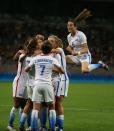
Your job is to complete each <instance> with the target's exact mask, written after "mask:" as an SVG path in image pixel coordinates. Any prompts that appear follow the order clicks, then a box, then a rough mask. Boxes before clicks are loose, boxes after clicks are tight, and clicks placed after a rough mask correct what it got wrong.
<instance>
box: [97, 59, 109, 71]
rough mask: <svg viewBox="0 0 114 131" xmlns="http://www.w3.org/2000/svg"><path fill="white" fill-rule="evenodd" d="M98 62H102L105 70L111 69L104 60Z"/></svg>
mask: <svg viewBox="0 0 114 131" xmlns="http://www.w3.org/2000/svg"><path fill="white" fill-rule="evenodd" d="M98 63H99V64H102V68H103V69H104V70H106V71H109V66H108V65H107V64H105V63H104V62H102V61H99V62H98Z"/></svg>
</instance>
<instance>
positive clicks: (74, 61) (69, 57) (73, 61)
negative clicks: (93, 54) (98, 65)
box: [66, 55, 81, 65]
mask: <svg viewBox="0 0 114 131" xmlns="http://www.w3.org/2000/svg"><path fill="white" fill-rule="evenodd" d="M66 63H67V64H72V65H73V64H74V65H80V64H81V63H80V61H79V59H78V57H77V56H73V55H66Z"/></svg>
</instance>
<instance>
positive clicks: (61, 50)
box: [57, 48, 69, 80]
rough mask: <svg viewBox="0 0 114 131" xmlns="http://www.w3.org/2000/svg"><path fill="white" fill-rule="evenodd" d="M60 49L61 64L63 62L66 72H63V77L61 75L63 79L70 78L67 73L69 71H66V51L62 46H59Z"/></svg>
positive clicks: (62, 65)
mask: <svg viewBox="0 0 114 131" xmlns="http://www.w3.org/2000/svg"><path fill="white" fill-rule="evenodd" d="M57 49H58V50H59V51H60V53H59V54H60V58H61V59H60V64H61V67H62V68H63V69H64V71H65V74H62V77H61V80H68V79H69V78H68V75H67V71H66V56H65V53H64V51H63V49H62V48H57Z"/></svg>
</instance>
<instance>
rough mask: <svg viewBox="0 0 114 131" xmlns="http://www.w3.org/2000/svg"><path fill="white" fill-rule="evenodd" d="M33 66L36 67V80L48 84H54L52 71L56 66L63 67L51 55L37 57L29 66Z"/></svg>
mask: <svg viewBox="0 0 114 131" xmlns="http://www.w3.org/2000/svg"><path fill="white" fill-rule="evenodd" d="M32 65H35V80H38V81H41V82H44V83H48V84H52V82H51V81H52V70H53V68H54V65H56V66H58V67H61V66H60V64H59V62H58V61H57V60H56V59H55V58H53V57H52V56H51V55H48V56H45V55H40V56H36V57H35V58H34V59H33V61H32V62H31V63H30V64H29V66H30V67H31V66H32Z"/></svg>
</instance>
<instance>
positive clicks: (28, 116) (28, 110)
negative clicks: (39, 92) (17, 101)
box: [19, 87, 33, 130]
mask: <svg viewBox="0 0 114 131" xmlns="http://www.w3.org/2000/svg"><path fill="white" fill-rule="evenodd" d="M28 88H29V91H28V89H27V94H28V100H27V102H26V105H25V106H24V109H23V113H22V116H21V119H20V126H19V128H20V130H21V129H24V124H25V121H26V119H27V126H28V128H27V130H29V129H30V128H31V127H30V126H31V110H32V107H33V103H32V101H31V99H32V89H33V88H31V87H28Z"/></svg>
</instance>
